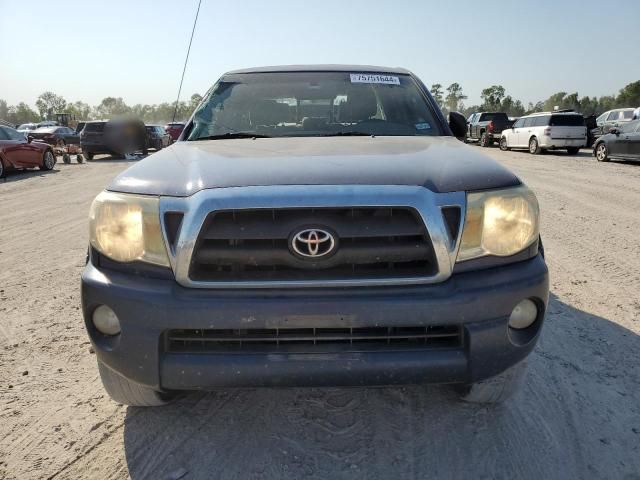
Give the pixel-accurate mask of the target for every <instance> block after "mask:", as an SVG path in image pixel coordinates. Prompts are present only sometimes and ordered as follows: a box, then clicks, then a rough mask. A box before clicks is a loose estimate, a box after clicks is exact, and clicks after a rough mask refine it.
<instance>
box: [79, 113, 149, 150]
mask: <svg viewBox="0 0 640 480" xmlns="http://www.w3.org/2000/svg"><path fill="white" fill-rule="evenodd" d="M80 146H81V147H82V151H83V153H84V155H85V156H86V157H87V159H89V160H92V159H93V157H94V155H98V154H108V155H112V156H114V157H121V156H122V155H126V154H128V153H136V152H141V153H143V154H145V155H146V154H147V148H148V140H147V132H146V130H145V126H144V123H142V121H140V120H134V119H122V120H97V121H89V122H86V123H85V124H84V128H83V129H82V131H81V132H80Z"/></svg>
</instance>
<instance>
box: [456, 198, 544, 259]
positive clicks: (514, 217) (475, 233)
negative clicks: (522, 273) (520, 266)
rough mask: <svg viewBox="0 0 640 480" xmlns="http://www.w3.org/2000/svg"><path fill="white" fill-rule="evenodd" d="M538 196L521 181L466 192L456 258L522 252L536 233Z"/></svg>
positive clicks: (537, 228) (536, 235)
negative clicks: (514, 184)
mask: <svg viewBox="0 0 640 480" xmlns="http://www.w3.org/2000/svg"><path fill="white" fill-rule="evenodd" d="M539 217H540V209H539V207H538V200H537V199H536V196H535V195H534V194H533V192H532V191H531V190H529V189H528V188H527V187H525V186H524V185H522V186H520V187H514V188H508V189H504V190H493V191H486V192H475V193H468V194H467V211H466V215H465V221H464V227H463V231H462V240H461V242H460V250H459V252H458V261H459V262H461V261H464V260H470V259H472V258H478V257H484V256H487V255H495V256H498V257H508V256H510V255H515V254H516V253H518V252H521V251H522V250H524V249H525V248H527V247H528V246H530V245H531V244H532V243H533V242H535V241H536V239H537V238H538V235H539V231H540V230H539V229H540V227H539Z"/></svg>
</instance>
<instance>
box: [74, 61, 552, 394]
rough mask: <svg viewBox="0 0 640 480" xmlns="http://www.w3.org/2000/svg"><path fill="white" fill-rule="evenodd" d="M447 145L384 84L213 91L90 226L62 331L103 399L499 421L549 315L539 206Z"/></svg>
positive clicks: (517, 186)
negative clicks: (345, 401) (296, 402)
mask: <svg viewBox="0 0 640 480" xmlns="http://www.w3.org/2000/svg"><path fill="white" fill-rule="evenodd" d="M85 130H86V129H85ZM464 133H465V119H464V117H463V116H462V115H460V114H458V113H455V112H452V113H450V114H449V117H448V120H446V119H445V117H444V116H443V114H442V112H441V111H440V110H439V109H438V106H437V104H436V102H435V101H434V100H433V98H432V97H431V95H430V94H429V90H428V89H427V88H426V87H425V85H424V84H423V83H422V82H421V81H420V80H419V79H418V78H417V77H416V76H415V75H413V74H412V73H411V72H409V71H407V70H404V69H398V68H395V69H391V68H383V67H372V66H355V65H347V66H339V65H313V66H284V67H264V68H254V69H245V70H237V71H234V72H230V73H226V74H224V75H223V76H222V78H221V79H220V80H219V81H218V82H216V83H215V85H214V87H213V88H212V89H211V90H210V91H209V92H208V93H207V95H206V96H205V98H204V99H203V100H202V102H201V104H200V105H199V106H198V107H197V108H196V109H195V111H194V113H193V115H192V117H191V119H190V120H189V121H188V123H187V124H186V125H185V129H184V131H183V133H182V137H181V139H182V140H181V141H179V142H176V143H174V144H173V145H171V146H169V147H168V148H165V149H163V150H161V151H160V152H158V153H154V154H153V155H152V156H150V157H148V158H146V159H143V160H142V161H139V162H137V163H136V164H135V165H133V166H131V167H129V168H128V169H127V170H125V171H124V172H122V173H121V174H120V175H119V176H118V177H117V178H115V179H114V180H113V181H112V182H111V184H110V185H109V186H108V187H107V189H106V190H105V191H103V192H102V193H100V194H99V195H98V196H97V197H96V199H95V200H94V202H93V204H92V206H91V210H90V215H89V232H90V234H89V255H88V258H87V264H86V267H85V269H84V271H83V273H82V282H81V285H82V311H83V315H84V319H85V326H86V329H87V332H88V335H89V338H90V340H91V343H92V345H93V348H94V351H95V353H96V357H97V360H98V370H99V372H100V377H101V379H102V383H103V385H104V387H105V389H106V391H107V392H108V394H109V395H110V396H111V398H112V399H114V400H115V401H116V402H119V403H123V404H127V405H136V406H154V405H162V404H164V403H166V402H169V401H171V400H172V399H173V398H175V397H176V396H177V395H179V394H181V393H182V392H189V391H201V390H216V389H221V388H230V387H275V386H278V387H279V386H286V385H291V386H338V385H391V384H424V383H441V384H453V385H455V386H456V389H457V390H458V391H459V393H460V395H461V398H462V399H463V400H465V401H471V402H487V403H490V402H500V401H503V400H505V399H506V398H507V397H508V396H509V394H511V393H512V392H513V391H514V389H515V388H516V387H517V386H518V384H519V383H520V382H521V380H522V379H523V378H524V372H525V366H526V363H525V359H526V357H527V355H528V354H529V353H530V352H531V351H532V350H533V348H534V346H535V344H536V342H537V340H538V337H539V335H540V332H541V329H542V326H543V323H544V315H545V310H546V306H547V301H548V295H549V283H548V273H547V266H546V263H545V260H544V255H543V249H542V245H541V243H540V236H539V235H540V234H539V211H538V203H537V200H536V197H535V195H534V193H533V192H532V191H531V190H530V189H528V188H527V187H526V186H525V185H524V184H523V183H522V182H521V180H520V179H519V178H518V177H516V176H515V175H514V174H513V173H512V172H510V171H509V170H508V169H507V168H506V167H504V166H502V165H500V164H499V163H497V162H495V161H494V160H492V159H490V158H488V157H486V156H484V155H482V154H481V153H479V152H477V151H475V150H474V149H472V148H470V147H469V146H467V145H464V143H462V142H460V141H459V140H458V139H457V138H462V137H464Z"/></svg>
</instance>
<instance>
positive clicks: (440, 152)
mask: <svg viewBox="0 0 640 480" xmlns="http://www.w3.org/2000/svg"><path fill="white" fill-rule="evenodd" d="M518 184H520V181H519V180H518V178H517V177H516V176H515V175H514V174H513V173H511V172H510V171H509V170H507V169H506V168H504V167H503V166H501V165H500V164H498V163H497V162H495V161H494V160H492V159H490V158H488V157H486V156H484V155H482V154H480V153H479V152H477V151H476V149H474V148H471V147H469V146H467V145H464V144H463V143H461V142H460V141H458V140H456V139H455V138H452V137H305V138H301V137H295V138H291V137H288V138H258V139H255V140H254V139H231V140H203V141H193V142H186V141H185V142H177V143H175V144H173V145H172V146H171V147H169V148H166V149H164V150H161V151H160V152H158V153H154V154H153V155H151V156H149V157H147V158H145V159H144V160H141V161H140V162H138V163H137V164H135V165H133V166H132V167H130V168H128V169H127V170H125V171H124V172H123V173H121V174H120V175H119V176H118V177H116V178H115V179H114V180H113V182H112V183H111V185H110V186H109V187H108V189H109V190H112V191H116V192H124V193H138V194H146V195H165V196H177V197H186V196H189V195H192V194H194V193H196V192H198V191H200V190H204V189H209V188H225V187H245V186H269V185H418V186H424V187H426V188H428V189H429V190H432V191H433V192H437V193H442V192H453V191H461V190H467V191H469V190H484V189H490V188H499V187H507V186H513V185H518Z"/></svg>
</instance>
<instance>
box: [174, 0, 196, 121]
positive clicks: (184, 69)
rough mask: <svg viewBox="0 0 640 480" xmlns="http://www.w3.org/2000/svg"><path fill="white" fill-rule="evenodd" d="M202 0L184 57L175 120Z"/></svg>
mask: <svg viewBox="0 0 640 480" xmlns="http://www.w3.org/2000/svg"><path fill="white" fill-rule="evenodd" d="M201 3H202V0H198V10H196V18H195V20H194V21H193V29H192V30H191V38H190V39H189V48H187V58H185V59H184V67H183V68H182V78H181V79H180V87H179V88H178V98H176V106H175V108H174V109H173V120H172V121H173V122H175V121H176V114H177V113H178V102H179V101H180V92H182V82H184V72H186V71H187V62H188V61H189V52H191V42H193V34H194V32H195V31H196V24H197V23H198V14H199V13H200V4H201Z"/></svg>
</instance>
